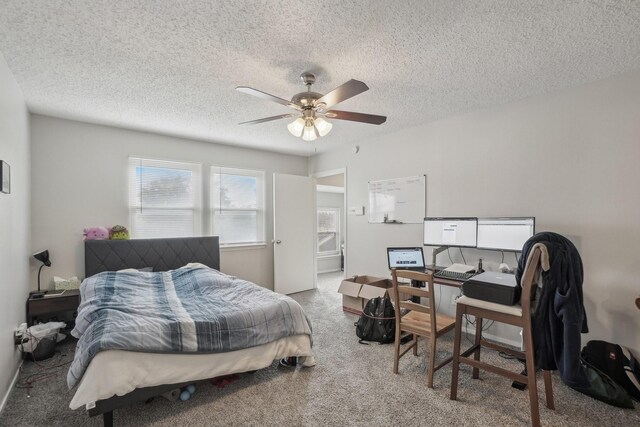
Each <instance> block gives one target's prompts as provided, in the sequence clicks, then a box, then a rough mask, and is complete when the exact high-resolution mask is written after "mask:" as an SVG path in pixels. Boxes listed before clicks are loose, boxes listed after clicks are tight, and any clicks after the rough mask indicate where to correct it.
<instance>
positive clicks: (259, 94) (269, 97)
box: [236, 86, 302, 110]
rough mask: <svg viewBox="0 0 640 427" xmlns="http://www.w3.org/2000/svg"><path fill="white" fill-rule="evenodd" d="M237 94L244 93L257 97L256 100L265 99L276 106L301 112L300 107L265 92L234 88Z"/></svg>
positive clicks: (243, 87) (241, 87)
mask: <svg viewBox="0 0 640 427" xmlns="http://www.w3.org/2000/svg"><path fill="white" fill-rule="evenodd" d="M236 90H237V91H238V92H242V93H246V94H247V95H253V96H257V97H258V98H262V99H266V100H268V101H273V102H277V103H278V104H282V105H286V106H287V107H291V108H295V109H296V110H302V107H301V106H299V105H297V104H294V103H293V102H291V101H287V100H286V99H282V98H278V97H277V96H274V95H271V94H268V93H266V92H262V91H261V90H258V89H254V88H252V87H247V86H238V87H237V88H236Z"/></svg>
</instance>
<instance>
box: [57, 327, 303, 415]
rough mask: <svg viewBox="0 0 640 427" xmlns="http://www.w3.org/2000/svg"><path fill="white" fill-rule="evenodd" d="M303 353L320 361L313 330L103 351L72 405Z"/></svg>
mask: <svg viewBox="0 0 640 427" xmlns="http://www.w3.org/2000/svg"><path fill="white" fill-rule="evenodd" d="M293 356H297V357H299V359H298V360H299V362H300V363H301V364H302V366H306V367H310V366H314V365H315V359H314V357H313V353H312V351H311V340H310V337H309V335H306V334H300V335H293V336H290V337H284V338H280V339H278V340H276V341H273V342H270V343H267V344H263V345H259V346H255V347H250V348H245V349H242V350H236V351H230V352H226V353H214V354H162V353H143V352H133V351H124V350H106V351H102V352H100V353H98V354H97V355H96V356H95V357H94V358H93V359H92V360H91V363H90V364H89V366H88V367H87V370H86V371H85V373H84V375H83V377H82V379H81V380H80V383H79V384H78V386H77V389H76V393H75V395H74V396H73V399H72V400H71V403H70V404H69V407H70V408H71V409H78V408H80V407H82V406H83V405H87V406H88V407H91V406H92V405H91V404H92V403H93V402H96V401H98V400H103V399H108V398H110V397H112V396H115V395H118V396H123V395H125V394H127V393H130V392H131V391H133V390H135V389H136V388H142V387H153V386H158V385H163V384H179V383H184V382H188V381H198V380H203V379H207V378H213V377H217V376H221V375H228V374H234V373H239V372H246V371H253V370H257V369H262V368H266V367H267V366H269V365H271V364H272V363H273V361H274V360H276V359H281V358H284V357H293Z"/></svg>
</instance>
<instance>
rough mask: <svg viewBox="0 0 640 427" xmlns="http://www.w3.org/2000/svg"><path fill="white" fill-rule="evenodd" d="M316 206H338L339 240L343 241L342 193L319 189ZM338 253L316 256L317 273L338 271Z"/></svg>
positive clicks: (339, 264) (339, 265)
mask: <svg viewBox="0 0 640 427" xmlns="http://www.w3.org/2000/svg"><path fill="white" fill-rule="evenodd" d="M316 201H317V206H318V208H339V209H340V241H341V242H342V241H344V236H345V234H344V230H345V221H344V217H345V214H344V193H327V192H324V191H319V192H318V193H317V200H316ZM340 258H341V257H340V255H331V256H322V257H318V273H327V272H330V271H340V268H341V262H340Z"/></svg>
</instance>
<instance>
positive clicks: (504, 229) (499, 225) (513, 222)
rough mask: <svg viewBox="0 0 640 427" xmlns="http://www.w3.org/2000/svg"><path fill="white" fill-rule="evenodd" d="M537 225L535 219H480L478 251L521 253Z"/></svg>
mask: <svg viewBox="0 0 640 427" xmlns="http://www.w3.org/2000/svg"><path fill="white" fill-rule="evenodd" d="M535 225H536V219H535V218H534V217H522V218H478V249H492V250H500V251H514V252H520V251H522V246H524V243H525V242H526V241H527V240H528V239H529V238H530V237H531V236H533V234H534V233H535Z"/></svg>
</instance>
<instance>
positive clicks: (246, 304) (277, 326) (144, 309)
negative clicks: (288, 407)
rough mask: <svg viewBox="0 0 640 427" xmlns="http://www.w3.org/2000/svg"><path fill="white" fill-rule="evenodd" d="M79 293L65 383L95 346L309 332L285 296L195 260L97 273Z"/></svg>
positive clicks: (214, 347)
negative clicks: (167, 267)
mask: <svg viewBox="0 0 640 427" xmlns="http://www.w3.org/2000/svg"><path fill="white" fill-rule="evenodd" d="M80 295H81V297H82V303H81V304H80V307H79V308H78V317H77V319H76V327H75V328H74V330H73V331H72V332H71V334H72V335H73V336H74V337H76V338H78V340H79V341H78V345H77V348H76V353H75V358H74V360H73V363H72V364H71V367H70V369H69V373H68V375H67V384H68V385H69V388H72V387H74V386H75V385H76V384H77V383H78V382H79V381H80V379H81V378H82V375H83V374H84V371H85V370H86V368H87V366H89V362H91V359H92V358H93V357H94V356H95V355H96V354H97V353H98V352H100V351H103V350H129V351H141V352H152V353H221V352H227V351H233V350H239V349H243V348H248V347H254V346H258V345H262V344H266V343H269V342H272V341H275V340H278V339H280V338H283V337H287V336H292V335H298V334H307V335H309V336H311V323H310V322H309V320H308V318H307V317H306V315H305V313H304V311H303V310H302V307H300V305H299V304H298V303H297V302H296V301H294V300H293V299H291V298H289V297H288V296H286V295H280V294H277V293H274V292H272V291H270V290H268V289H265V288H262V287H260V286H258V285H255V284H253V283H251V282H247V281H246V280H241V279H238V278H236V277H232V276H228V275H226V274H223V273H220V272H219V271H216V270H212V269H210V268H207V267H205V266H203V265H195V266H193V265H190V266H188V267H183V268H179V269H177V270H172V271H167V272H158V273H143V272H138V271H135V270H124V271H119V272H104V273H99V274H96V275H95V276H91V277H89V278H87V279H85V280H84V281H83V283H82V285H81V286H80Z"/></svg>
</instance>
